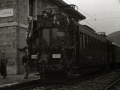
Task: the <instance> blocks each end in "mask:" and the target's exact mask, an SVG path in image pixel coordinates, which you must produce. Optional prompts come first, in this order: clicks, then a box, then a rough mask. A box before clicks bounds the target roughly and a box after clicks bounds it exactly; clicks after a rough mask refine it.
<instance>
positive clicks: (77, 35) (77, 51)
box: [76, 26, 80, 65]
mask: <svg viewBox="0 0 120 90" xmlns="http://www.w3.org/2000/svg"><path fill="white" fill-rule="evenodd" d="M76 43H77V45H76V65H78V64H79V48H80V43H79V26H77V32H76Z"/></svg>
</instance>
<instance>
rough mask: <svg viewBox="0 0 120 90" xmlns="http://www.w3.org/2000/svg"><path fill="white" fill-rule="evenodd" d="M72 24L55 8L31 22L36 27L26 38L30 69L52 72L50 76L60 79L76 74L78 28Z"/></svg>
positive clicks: (65, 15) (47, 10)
mask: <svg viewBox="0 0 120 90" xmlns="http://www.w3.org/2000/svg"><path fill="white" fill-rule="evenodd" d="M72 21H73V20H69V18H68V16H67V14H65V13H58V9H57V8H56V7H54V8H49V9H48V8H47V9H46V11H44V12H43V15H41V16H38V19H37V20H33V21H32V24H33V25H32V26H33V27H32V29H31V30H30V31H29V32H28V35H27V44H28V52H29V57H30V63H31V66H34V67H37V68H38V70H39V71H44V73H49V76H52V74H53V73H54V76H60V75H59V74H60V73H62V74H61V76H60V77H59V78H61V77H62V78H63V76H68V73H69V76H70V75H71V74H72V73H73V71H72V70H73V67H74V62H75V61H74V60H76V59H75V58H76V27H75V26H74V24H73V22H72ZM41 63H42V64H41ZM33 64H34V65H33ZM41 67H42V68H44V70H43V69H42V70H41V69H40V68H41ZM70 67H71V68H70ZM55 73H56V75H55ZM46 75H47V74H46ZM47 76H48V75H47ZM46 78H48V77H46ZM64 78H65V77H64Z"/></svg>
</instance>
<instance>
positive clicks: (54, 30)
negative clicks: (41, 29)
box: [52, 28, 64, 45]
mask: <svg viewBox="0 0 120 90" xmlns="http://www.w3.org/2000/svg"><path fill="white" fill-rule="evenodd" d="M57 32H58V29H56V28H53V29H52V45H57ZM61 37H64V36H63V35H62V36H61Z"/></svg>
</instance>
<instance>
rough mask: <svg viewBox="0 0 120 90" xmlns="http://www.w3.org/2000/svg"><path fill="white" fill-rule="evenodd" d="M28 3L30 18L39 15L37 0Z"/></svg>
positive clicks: (30, 0) (28, 0) (29, 0)
mask: <svg viewBox="0 0 120 90" xmlns="http://www.w3.org/2000/svg"><path fill="white" fill-rule="evenodd" d="M27 3H28V16H34V17H35V16H36V15H37V0H27Z"/></svg>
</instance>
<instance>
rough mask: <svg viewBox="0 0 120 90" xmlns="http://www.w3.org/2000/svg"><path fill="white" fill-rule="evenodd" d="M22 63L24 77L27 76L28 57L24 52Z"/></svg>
mask: <svg viewBox="0 0 120 90" xmlns="http://www.w3.org/2000/svg"><path fill="white" fill-rule="evenodd" d="M22 63H23V65H24V79H27V78H28V58H27V53H26V52H25V55H24V56H23V58H22Z"/></svg>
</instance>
